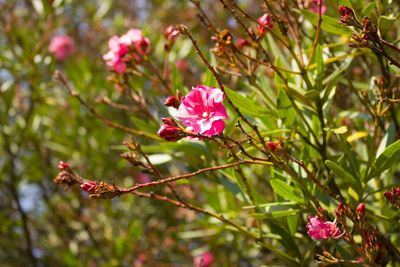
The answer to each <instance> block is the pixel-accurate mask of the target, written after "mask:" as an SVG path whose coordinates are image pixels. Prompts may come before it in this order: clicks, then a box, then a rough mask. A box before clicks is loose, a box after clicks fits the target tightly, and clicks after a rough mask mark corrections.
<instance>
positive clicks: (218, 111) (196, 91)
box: [176, 85, 228, 136]
mask: <svg viewBox="0 0 400 267" xmlns="http://www.w3.org/2000/svg"><path fill="white" fill-rule="evenodd" d="M223 99H224V93H223V92H222V91H221V90H220V89H217V88H212V87H208V86H205V85H198V86H196V87H193V88H192V91H190V93H189V94H188V95H186V96H184V97H183V98H182V100H181V104H180V105H179V108H178V112H177V115H176V117H177V118H178V119H180V120H181V121H182V124H184V125H185V126H187V130H188V131H191V132H194V133H199V134H203V135H207V136H212V135H216V134H219V133H221V132H222V131H223V130H224V129H225V123H224V121H223V120H224V119H226V118H228V115H227V114H226V108H225V106H224V105H223V103H222V101H223Z"/></svg>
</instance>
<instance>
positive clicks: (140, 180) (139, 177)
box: [136, 172, 151, 184]
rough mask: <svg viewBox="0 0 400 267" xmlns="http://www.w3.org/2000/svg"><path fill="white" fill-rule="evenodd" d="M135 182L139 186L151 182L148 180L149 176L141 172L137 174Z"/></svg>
mask: <svg viewBox="0 0 400 267" xmlns="http://www.w3.org/2000/svg"><path fill="white" fill-rule="evenodd" d="M136 181H137V182H138V183H139V184H145V183H149V182H151V179H150V176H149V175H147V174H145V173H143V172H141V173H139V174H138V175H137V176H136Z"/></svg>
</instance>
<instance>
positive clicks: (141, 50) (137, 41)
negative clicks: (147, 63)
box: [103, 29, 150, 73]
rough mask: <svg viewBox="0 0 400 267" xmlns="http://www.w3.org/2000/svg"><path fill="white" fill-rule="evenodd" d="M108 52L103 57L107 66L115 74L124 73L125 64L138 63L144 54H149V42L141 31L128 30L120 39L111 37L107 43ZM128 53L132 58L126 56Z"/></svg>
mask: <svg viewBox="0 0 400 267" xmlns="http://www.w3.org/2000/svg"><path fill="white" fill-rule="evenodd" d="M108 48H109V50H108V52H107V53H106V54H104V55H103V59H104V60H105V61H106V64H107V66H109V67H111V68H112V69H113V70H114V71H115V72H117V73H124V72H125V71H126V63H127V62H128V61H129V60H131V59H132V57H133V59H135V60H136V61H139V60H140V59H141V57H142V56H143V55H144V54H147V53H148V52H149V48H150V41H149V39H147V38H145V37H144V36H143V34H142V31H140V30H138V29H130V30H129V31H128V32H127V33H126V34H124V35H122V36H121V37H118V36H113V37H111V38H110V40H109V41H108ZM130 51H131V52H132V57H129V56H127V55H128V54H129V53H130Z"/></svg>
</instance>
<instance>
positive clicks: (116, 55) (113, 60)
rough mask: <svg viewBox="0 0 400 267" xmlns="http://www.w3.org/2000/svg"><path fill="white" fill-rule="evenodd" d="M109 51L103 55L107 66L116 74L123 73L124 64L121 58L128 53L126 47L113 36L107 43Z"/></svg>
mask: <svg viewBox="0 0 400 267" xmlns="http://www.w3.org/2000/svg"><path fill="white" fill-rule="evenodd" d="M108 48H109V51H108V52H107V53H106V54H104V55H103V59H104V60H105V61H106V64H107V66H109V67H111V68H112V69H113V70H114V71H115V72H117V73H124V72H125V71H126V64H125V62H124V61H123V57H124V56H125V55H126V53H127V52H128V47H127V45H125V44H123V43H122V42H121V39H120V38H119V37H118V36H113V37H111V38H110V40H109V41H108Z"/></svg>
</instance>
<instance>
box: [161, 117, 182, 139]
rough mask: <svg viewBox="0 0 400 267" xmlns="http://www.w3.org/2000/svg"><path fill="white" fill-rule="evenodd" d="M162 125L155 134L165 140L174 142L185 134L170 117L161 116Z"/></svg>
mask: <svg viewBox="0 0 400 267" xmlns="http://www.w3.org/2000/svg"><path fill="white" fill-rule="evenodd" d="M161 120H162V121H163V123H164V124H163V125H161V128H160V129H159V130H158V132H157V135H158V136H159V137H161V138H163V139H164V140H166V141H170V142H174V141H178V140H180V139H182V138H184V137H186V136H187V134H186V133H185V132H184V131H183V129H182V128H181V127H180V126H179V125H178V124H177V123H176V121H175V120H174V119H172V118H162V119H161Z"/></svg>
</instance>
